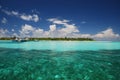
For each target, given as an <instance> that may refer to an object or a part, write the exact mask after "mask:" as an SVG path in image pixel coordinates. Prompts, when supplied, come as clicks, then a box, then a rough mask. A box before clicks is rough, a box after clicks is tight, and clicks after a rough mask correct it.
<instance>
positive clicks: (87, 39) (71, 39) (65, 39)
mask: <svg viewBox="0 0 120 80" xmlns="http://www.w3.org/2000/svg"><path fill="white" fill-rule="evenodd" d="M29 40H57V41H58V40H64V41H69V40H70V41H93V39H91V38H66V37H65V38H29Z"/></svg>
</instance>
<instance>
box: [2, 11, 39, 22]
mask: <svg viewBox="0 0 120 80" xmlns="http://www.w3.org/2000/svg"><path fill="white" fill-rule="evenodd" d="M2 11H3V12H4V13H5V14H7V15H10V16H16V17H18V18H20V19H22V20H25V21H34V22H38V21H39V16H38V15H37V14H33V15H30V14H28V15H27V14H25V13H19V12H17V11H7V10H4V9H2Z"/></svg>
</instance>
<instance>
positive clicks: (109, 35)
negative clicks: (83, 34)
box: [93, 28, 120, 40]
mask: <svg viewBox="0 0 120 80" xmlns="http://www.w3.org/2000/svg"><path fill="white" fill-rule="evenodd" d="M93 38H96V39H101V40H102V39H103V40H104V39H105V40H106V39H107V40H111V39H116V38H120V35H119V34H116V33H114V32H113V30H112V28H108V29H106V30H104V31H101V32H99V33H97V34H95V35H94V36H93Z"/></svg>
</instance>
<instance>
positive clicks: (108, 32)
mask: <svg viewBox="0 0 120 80" xmlns="http://www.w3.org/2000/svg"><path fill="white" fill-rule="evenodd" d="M119 4H120V0H20V1H18V0H0V37H11V36H19V37H75V38H77V37H82V38H93V39H95V40H120V5H119Z"/></svg>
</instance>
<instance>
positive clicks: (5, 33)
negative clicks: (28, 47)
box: [0, 29, 9, 38]
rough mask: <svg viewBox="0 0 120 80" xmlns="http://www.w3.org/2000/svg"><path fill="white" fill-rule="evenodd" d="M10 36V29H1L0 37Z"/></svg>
mask: <svg viewBox="0 0 120 80" xmlns="http://www.w3.org/2000/svg"><path fill="white" fill-rule="evenodd" d="M1 37H9V31H8V30H7V29H0V38H1Z"/></svg>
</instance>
